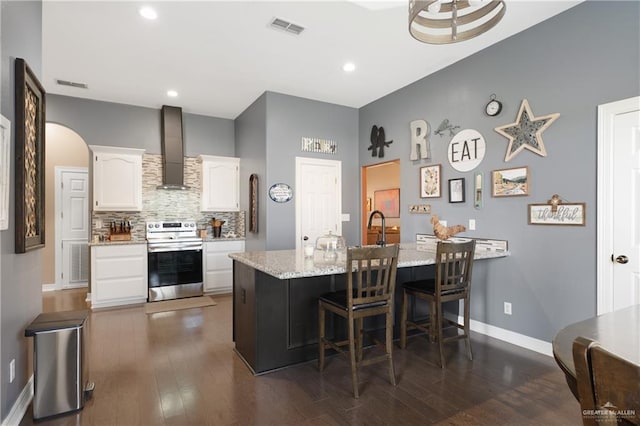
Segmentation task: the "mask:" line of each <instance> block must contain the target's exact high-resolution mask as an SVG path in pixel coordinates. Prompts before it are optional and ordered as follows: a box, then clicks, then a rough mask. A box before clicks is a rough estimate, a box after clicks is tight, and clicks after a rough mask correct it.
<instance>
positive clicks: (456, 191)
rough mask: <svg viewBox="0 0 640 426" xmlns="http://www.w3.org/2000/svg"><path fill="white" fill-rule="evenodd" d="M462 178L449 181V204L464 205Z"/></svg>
mask: <svg viewBox="0 0 640 426" xmlns="http://www.w3.org/2000/svg"><path fill="white" fill-rule="evenodd" d="M464 189H465V187H464V178H458V179H449V202H450V203H464Z"/></svg>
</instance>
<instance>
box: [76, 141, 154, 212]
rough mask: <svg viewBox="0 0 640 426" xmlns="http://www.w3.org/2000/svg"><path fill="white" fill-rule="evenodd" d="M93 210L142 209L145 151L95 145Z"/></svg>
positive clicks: (93, 155)
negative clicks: (143, 159)
mask: <svg viewBox="0 0 640 426" xmlns="http://www.w3.org/2000/svg"><path fill="white" fill-rule="evenodd" d="M89 148H91V151H92V158H93V210H94V211H141V210H142V155H143V154H144V150H143V149H132V148H116V147H108V146H97V145H92V146H90V147H89Z"/></svg>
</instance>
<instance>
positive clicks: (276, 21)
mask: <svg viewBox="0 0 640 426" xmlns="http://www.w3.org/2000/svg"><path fill="white" fill-rule="evenodd" d="M270 26H271V28H275V29H277V30H282V31H286V32H288V33H291V34H295V35H300V33H301V32H302V31H304V27H303V26H300V25H297V24H293V23H291V22H289V21H287V20H285V19H281V18H273V21H271V24H270Z"/></svg>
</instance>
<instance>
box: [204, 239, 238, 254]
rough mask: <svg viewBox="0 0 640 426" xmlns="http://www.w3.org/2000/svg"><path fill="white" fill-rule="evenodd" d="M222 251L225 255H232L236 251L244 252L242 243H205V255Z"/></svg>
mask: <svg viewBox="0 0 640 426" xmlns="http://www.w3.org/2000/svg"><path fill="white" fill-rule="evenodd" d="M216 251H223V252H227V253H234V252H238V251H244V241H214V242H211V241H210V242H208V243H207V253H209V252H216Z"/></svg>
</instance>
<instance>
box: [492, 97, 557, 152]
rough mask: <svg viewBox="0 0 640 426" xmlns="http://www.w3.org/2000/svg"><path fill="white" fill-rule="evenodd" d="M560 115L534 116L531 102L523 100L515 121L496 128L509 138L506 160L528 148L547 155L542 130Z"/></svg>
mask: <svg viewBox="0 0 640 426" xmlns="http://www.w3.org/2000/svg"><path fill="white" fill-rule="evenodd" d="M558 117H560V114H559V113H557V112H556V113H554V114H549V115H543V116H540V117H534V116H533V112H532V111H531V107H530V106H529V102H527V100H526V99H523V100H522V104H521V105H520V111H518V117H517V118H516V121H515V123H510V124H506V125H504V126H500V127H496V128H495V129H494V130H495V131H496V132H498V133H500V134H501V135H502V136H504V137H506V138H507V139H509V146H508V147H507V154H506V155H505V157H504V161H505V162H506V161H509V160H511V159H512V158H513V157H515V156H516V154H518V153H519V152H520V151H522V150H523V149H525V148H526V149H528V150H529V151H531V152H535V153H536V154H538V155H541V156H543V157H546V156H547V150H546V149H545V148H544V142H543V141H542V132H543V131H545V130H546V128H547V127H549V126H550V125H551V123H553V122H554V121H556V119H557V118H558Z"/></svg>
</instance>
